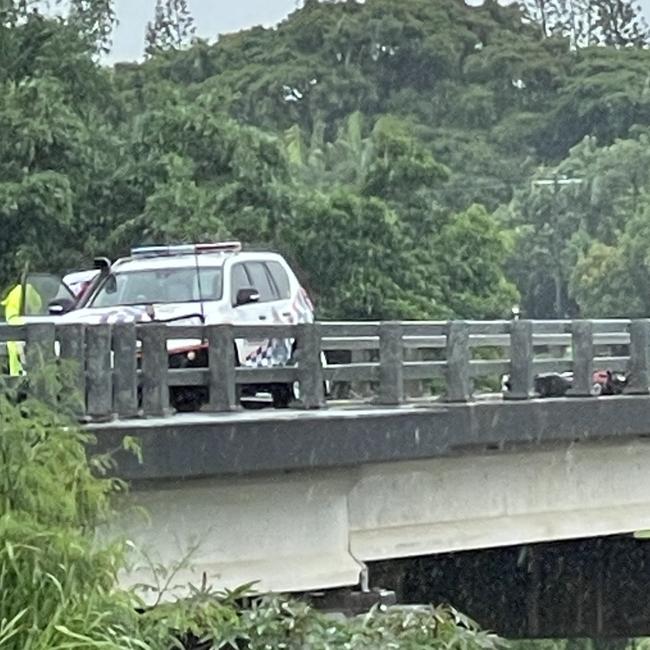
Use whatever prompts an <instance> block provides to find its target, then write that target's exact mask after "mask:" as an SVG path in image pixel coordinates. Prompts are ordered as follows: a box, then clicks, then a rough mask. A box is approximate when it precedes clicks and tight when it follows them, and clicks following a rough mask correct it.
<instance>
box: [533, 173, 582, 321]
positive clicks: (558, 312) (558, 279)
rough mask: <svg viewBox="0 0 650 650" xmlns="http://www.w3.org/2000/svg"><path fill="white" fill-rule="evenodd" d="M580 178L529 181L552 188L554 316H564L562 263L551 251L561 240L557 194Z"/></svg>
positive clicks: (576, 183)
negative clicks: (559, 238) (559, 237)
mask: <svg viewBox="0 0 650 650" xmlns="http://www.w3.org/2000/svg"><path fill="white" fill-rule="evenodd" d="M581 183H582V179H581V178H567V177H566V176H564V175H557V174H556V175H554V176H553V178H540V179H537V180H533V181H531V185H532V187H552V188H553V216H552V220H551V241H552V251H551V257H552V259H551V263H552V265H553V283H554V285H555V317H556V318H564V316H565V313H564V300H563V297H562V289H563V285H564V282H563V280H564V278H563V275H562V265H561V264H560V259H559V255H558V259H553V253H557V252H558V251H559V248H560V245H561V242H559V241H558V239H557V237H558V224H559V216H560V213H559V207H560V206H559V201H558V198H559V194H560V189H561V188H562V187H563V186H565V185H580V184H581Z"/></svg>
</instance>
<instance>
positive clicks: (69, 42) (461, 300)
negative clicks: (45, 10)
mask: <svg viewBox="0 0 650 650" xmlns="http://www.w3.org/2000/svg"><path fill="white" fill-rule="evenodd" d="M69 5H70V9H69V13H67V14H66V15H65V16H63V17H59V18H52V17H47V16H44V15H41V14H39V13H38V11H36V10H35V8H34V6H32V5H31V3H30V2H28V1H24V0H0V61H1V62H2V65H0V85H1V86H2V88H1V92H0V226H1V227H2V232H3V233H4V234H5V236H4V237H2V238H0V285H2V286H5V285H8V284H10V283H11V282H12V281H15V278H16V277H17V276H18V274H19V273H20V269H21V268H23V266H24V264H25V263H26V262H29V263H30V265H31V267H32V268H33V269H38V270H53V271H63V270H70V269H73V268H81V267H83V266H84V265H87V264H88V263H89V262H90V260H91V259H92V257H93V256H94V255H97V254H104V255H109V256H110V257H116V256H117V255H120V254H123V253H125V252H127V251H128V249H129V246H131V245H133V244H143V243H148V242H178V241H196V240H205V239H215V238H225V237H227V238H230V237H236V238H240V239H242V240H243V241H245V242H249V243H251V244H256V245H260V244H261V245H265V246H271V247H273V248H275V249H278V250H281V251H283V252H285V253H286V254H287V255H288V256H289V257H290V258H291V259H292V260H293V261H294V263H295V264H296V265H297V266H298V267H299V268H300V269H301V272H302V274H303V275H304V276H305V278H306V282H307V284H308V285H309V287H310V289H311V291H312V292H313V293H314V294H315V296H316V298H317V304H318V307H319V312H320V316H321V317H323V318H330V317H335V318H448V317H460V318H493V317H503V316H507V315H508V314H509V312H510V309H511V307H512V305H513V304H515V303H518V302H521V305H522V307H523V309H524V313H526V314H527V315H529V316H534V317H557V316H567V315H569V316H571V315H577V314H580V315H583V316H648V315H649V314H650V294H649V293H648V292H647V290H646V287H647V286H648V276H649V273H650V254H649V253H648V252H647V251H648V250H650V197H649V194H648V190H649V189H650V165H649V164H648V163H649V162H650V148H649V146H648V144H649V138H650V133H649V127H650V50H648V49H647V43H648V42H649V37H648V28H647V25H646V24H645V22H644V21H643V20H642V18H641V16H640V14H639V11H638V9H637V8H636V7H635V6H634V5H633V4H632V3H630V2H627V1H624V0H544V1H543V2H542V1H541V0H525V1H522V2H520V3H519V4H512V5H509V6H502V5H500V4H499V3H498V2H496V1H494V0H486V2H484V4H483V5H482V6H480V7H470V6H467V5H466V4H465V3H464V2H463V0H438V1H435V2H433V1H431V0H400V1H399V2H395V1H394V0H367V1H366V2H364V3H358V2H355V1H354V0H347V1H344V2H327V1H324V2H319V1H318V0H305V2H304V4H303V6H302V7H301V8H300V9H297V10H296V11H295V12H293V13H292V14H291V15H290V16H289V17H288V18H287V19H286V20H284V21H283V22H282V23H280V24H279V25H278V26H277V27H276V28H273V29H264V28H261V27H256V28H253V29H249V30H246V31H242V32H239V33H237V34H228V35H225V36H220V37H219V39H218V40H217V41H216V42H215V43H214V44H209V43H207V42H205V41H201V40H197V39H195V38H194V37H193V33H194V26H193V22H192V18H191V15H190V14H189V11H188V9H187V3H185V2H183V1H182V0H159V2H158V3H157V6H156V10H155V14H153V15H152V20H151V23H150V25H149V27H148V29H147V34H146V56H145V60H144V62H143V63H140V64H122V65H117V66H115V67H114V68H106V67H104V66H102V65H100V63H99V60H100V53H101V51H102V50H103V49H105V48H107V47H109V44H110V33H111V28H112V26H113V24H114V21H115V16H114V13H113V7H112V4H111V0H73V1H72V2H71V3H69ZM143 51H145V44H144V39H143ZM646 238H647V239H646Z"/></svg>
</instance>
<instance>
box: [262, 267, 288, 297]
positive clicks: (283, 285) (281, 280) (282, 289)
mask: <svg viewBox="0 0 650 650" xmlns="http://www.w3.org/2000/svg"><path fill="white" fill-rule="evenodd" d="M266 268H267V269H268V270H269V273H270V274H271V277H272V278H273V282H274V283H275V286H276V287H277V289H278V292H279V294H280V299H281V300H287V299H288V298H290V297H291V285H290V283H289V276H288V275H287V272H286V271H285V270H284V267H283V266H282V264H280V262H266Z"/></svg>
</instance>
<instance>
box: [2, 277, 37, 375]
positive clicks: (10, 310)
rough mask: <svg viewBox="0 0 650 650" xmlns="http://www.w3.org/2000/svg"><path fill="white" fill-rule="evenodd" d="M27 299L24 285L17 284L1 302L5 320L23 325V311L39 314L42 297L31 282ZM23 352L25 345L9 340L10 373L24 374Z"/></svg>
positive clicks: (26, 287) (27, 287)
mask: <svg viewBox="0 0 650 650" xmlns="http://www.w3.org/2000/svg"><path fill="white" fill-rule="evenodd" d="M25 289H26V291H25V300H24V302H23V285H22V284H17V285H16V286H15V287H14V288H13V289H12V290H11V291H10V292H9V293H8V294H7V297H6V298H5V299H4V300H3V301H2V303H0V304H1V305H2V306H3V307H4V309H5V320H6V321H7V323H9V324H10V325H21V324H22V323H23V319H22V316H23V314H22V313H21V312H22V311H23V307H24V311H25V312H26V313H28V314H38V313H39V312H40V310H41V307H42V301H41V297H40V296H39V295H38V291H36V289H34V287H32V285H31V284H26V285H25ZM22 352H23V345H22V343H19V342H18V341H8V342H7V355H8V357H9V375H10V376H11V377H16V376H18V375H20V374H22V371H23V365H22V359H21V357H22Z"/></svg>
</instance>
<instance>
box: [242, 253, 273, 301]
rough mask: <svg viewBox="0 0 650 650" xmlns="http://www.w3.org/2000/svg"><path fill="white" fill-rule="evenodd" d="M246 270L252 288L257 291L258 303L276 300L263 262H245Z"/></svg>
mask: <svg viewBox="0 0 650 650" xmlns="http://www.w3.org/2000/svg"><path fill="white" fill-rule="evenodd" d="M246 270H247V271H248V274H249V275H250V277H251V280H252V281H253V288H255V289H257V290H258V291H259V294H260V302H269V301H270V300H277V299H278V297H277V295H276V292H275V289H274V287H273V285H272V284H271V278H270V277H269V274H268V273H267V272H266V268H265V267H264V263H263V262H246Z"/></svg>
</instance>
